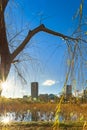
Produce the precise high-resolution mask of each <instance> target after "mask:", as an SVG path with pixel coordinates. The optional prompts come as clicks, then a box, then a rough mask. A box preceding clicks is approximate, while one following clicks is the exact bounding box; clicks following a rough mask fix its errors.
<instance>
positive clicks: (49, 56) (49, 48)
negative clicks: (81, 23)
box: [3, 0, 87, 97]
mask: <svg viewBox="0 0 87 130" xmlns="http://www.w3.org/2000/svg"><path fill="white" fill-rule="evenodd" d="M80 2H81V0H21V1H20V0H14V1H12V0H10V2H9V4H8V7H7V9H6V18H7V17H8V20H6V21H7V23H9V24H8V25H10V27H8V25H7V30H8V32H11V35H10V36H8V40H9V39H10V38H11V37H12V36H13V35H14V34H15V33H16V32H18V31H20V30H21V29H22V28H25V26H27V29H26V30H25V31H24V32H23V35H22V36H23V37H22V36H20V35H19V36H18V37H17V38H16V40H15V41H13V43H14V44H15V45H17V46H18V44H20V43H21V42H22V40H23V39H24V38H25V36H26V34H27V32H28V31H29V30H30V29H31V30H32V29H34V28H35V27H37V26H39V25H40V24H41V23H43V24H44V25H45V26H46V27H48V28H50V29H52V30H54V31H57V32H61V33H64V34H65V35H71V34H72V32H73V31H74V30H75V28H76V27H77V21H78V19H75V20H73V16H74V15H75V13H76V11H77V9H78V8H79V5H80ZM86 4H87V3H86ZM12 5H13V6H12ZM8 12H11V13H10V14H9V13H8ZM7 14H9V15H7ZM17 41H19V42H17ZM13 43H12V44H13ZM23 52H24V53H28V54H29V56H30V57H33V60H29V62H23V63H18V65H19V69H20V71H21V72H22V73H23V74H24V77H25V78H26V80H27V84H25V85H24V86H23V85H22V83H20V82H19V80H18V77H17V75H16V74H14V72H13V70H14V67H12V68H11V71H10V74H9V77H8V79H7V82H9V83H8V84H9V85H8V87H7V88H5V89H4V90H3V95H5V96H7V97H22V96H23V95H26V94H28V95H30V83H31V82H33V81H37V82H39V93H54V94H59V93H61V91H62V87H63V84H64V79H65V75H66V56H67V52H66V45H65V42H64V41H63V40H61V39H60V38H59V37H56V36H52V35H49V34H46V33H42V32H41V33H38V34H36V35H35V36H34V37H33V38H32V39H31V41H30V43H28V45H27V46H26V49H25V50H24V51H23ZM24 53H23V54H21V55H20V57H21V58H20V59H21V60H22V59H23V57H25V56H24ZM18 57H19V56H18ZM10 80H11V81H10ZM49 84H50V85H49ZM9 86H10V87H9Z"/></svg>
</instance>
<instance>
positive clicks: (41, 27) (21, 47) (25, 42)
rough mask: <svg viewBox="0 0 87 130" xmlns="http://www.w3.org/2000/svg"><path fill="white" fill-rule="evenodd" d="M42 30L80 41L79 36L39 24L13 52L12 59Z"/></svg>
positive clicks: (66, 38)
mask: <svg viewBox="0 0 87 130" xmlns="http://www.w3.org/2000/svg"><path fill="white" fill-rule="evenodd" d="M40 31H43V32H46V33H49V34H52V35H55V36H58V37H61V38H63V39H64V40H68V39H70V40H72V41H78V39H77V38H73V37H69V36H66V35H64V34H62V33H59V32H55V31H53V30H50V29H48V28H46V27H45V26H44V25H43V24H42V25H40V26H38V27H37V28H35V29H34V30H32V31H31V30H30V31H29V33H28V35H27V36H26V38H25V39H24V41H23V42H22V43H21V44H20V45H19V47H18V48H17V49H16V50H15V51H14V52H13V53H12V54H11V59H12V60H13V59H14V58H15V57H16V56H17V55H18V54H19V53H20V52H21V51H22V50H23V49H24V47H25V46H26V45H27V43H28V42H29V41H30V39H31V38H32V37H33V36H34V35H35V34H37V33H38V32H40Z"/></svg>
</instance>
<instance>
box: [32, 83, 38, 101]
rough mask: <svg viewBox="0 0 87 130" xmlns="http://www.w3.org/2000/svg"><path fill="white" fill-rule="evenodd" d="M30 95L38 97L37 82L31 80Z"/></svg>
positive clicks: (34, 97)
mask: <svg viewBox="0 0 87 130" xmlns="http://www.w3.org/2000/svg"><path fill="white" fill-rule="evenodd" d="M31 97H32V98H33V99H37V98H38V82H32V83H31Z"/></svg>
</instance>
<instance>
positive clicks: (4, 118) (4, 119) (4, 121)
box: [1, 116, 10, 125]
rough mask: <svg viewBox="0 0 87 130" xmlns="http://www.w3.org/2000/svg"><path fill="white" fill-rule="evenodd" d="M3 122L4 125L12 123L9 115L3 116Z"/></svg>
mask: <svg viewBox="0 0 87 130" xmlns="http://www.w3.org/2000/svg"><path fill="white" fill-rule="evenodd" d="M1 122H2V124H3V125H7V124H9V123H10V119H9V117H8V116H3V117H2V120H1Z"/></svg>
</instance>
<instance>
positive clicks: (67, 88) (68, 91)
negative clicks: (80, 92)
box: [66, 85, 72, 96]
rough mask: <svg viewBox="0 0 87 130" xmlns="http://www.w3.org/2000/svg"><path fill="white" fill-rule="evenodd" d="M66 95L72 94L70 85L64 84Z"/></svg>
mask: <svg viewBox="0 0 87 130" xmlns="http://www.w3.org/2000/svg"><path fill="white" fill-rule="evenodd" d="M66 96H72V85H67V86H66Z"/></svg>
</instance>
